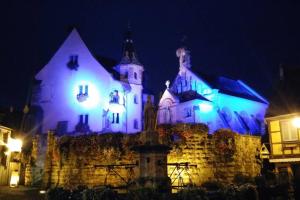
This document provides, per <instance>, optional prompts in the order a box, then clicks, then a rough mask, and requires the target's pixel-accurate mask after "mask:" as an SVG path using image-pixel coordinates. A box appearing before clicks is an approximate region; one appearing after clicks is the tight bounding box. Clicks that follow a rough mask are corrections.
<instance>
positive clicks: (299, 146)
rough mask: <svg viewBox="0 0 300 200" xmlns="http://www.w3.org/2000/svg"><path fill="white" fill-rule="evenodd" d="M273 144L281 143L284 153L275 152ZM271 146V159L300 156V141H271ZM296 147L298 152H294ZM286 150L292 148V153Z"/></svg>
mask: <svg viewBox="0 0 300 200" xmlns="http://www.w3.org/2000/svg"><path fill="white" fill-rule="evenodd" d="M273 145H280V146H281V153H282V154H274V150H273ZM270 146H271V149H272V150H271V154H270V159H276V158H295V157H298V158H299V157H300V141H290V142H288V141H286V142H275V143H270ZM296 149H298V150H297V152H294V151H295V150H296ZM286 150H290V153H285V151H286Z"/></svg>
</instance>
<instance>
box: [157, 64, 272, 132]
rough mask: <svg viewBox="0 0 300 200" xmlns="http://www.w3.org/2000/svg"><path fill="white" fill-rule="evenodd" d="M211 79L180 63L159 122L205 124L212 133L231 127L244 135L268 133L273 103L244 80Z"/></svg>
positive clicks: (164, 101)
mask: <svg viewBox="0 0 300 200" xmlns="http://www.w3.org/2000/svg"><path fill="white" fill-rule="evenodd" d="M208 80H209V81H210V82H208V81H207V80H206V79H205V78H202V77H201V75H199V74H198V73H195V72H193V70H192V69H191V67H190V66H189V65H187V67H185V63H183V64H180V68H179V72H178V75H177V76H176V78H175V79H174V81H173V83H172V85H171V86H170V87H169V88H167V89H166V90H165V92H164V94H163V95H162V97H161V99H160V101H159V110H158V123H159V124H176V123H205V124H207V125H208V127H209V131H210V133H212V132H214V131H215V130H217V129H220V128H230V129H232V130H234V131H236V132H238V133H241V134H264V116H265V113H266V109H267V108H268V105H269V104H268V102H267V101H266V100H265V99H264V98H263V97H261V96H260V95H259V94H258V93H256V92H255V91H254V90H253V89H252V88H250V87H249V86H247V85H246V84H245V83H244V82H242V81H240V80H232V79H228V78H225V77H217V78H215V79H212V78H209V79H208ZM218 84H219V85H218ZM227 84H228V85H227ZM167 87H168V86H167Z"/></svg>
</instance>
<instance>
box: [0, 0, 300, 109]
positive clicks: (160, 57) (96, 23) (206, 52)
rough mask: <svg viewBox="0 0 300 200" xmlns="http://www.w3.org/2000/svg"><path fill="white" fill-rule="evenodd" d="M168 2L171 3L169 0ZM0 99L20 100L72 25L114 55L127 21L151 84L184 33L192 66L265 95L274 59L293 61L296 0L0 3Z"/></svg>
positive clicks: (165, 72) (299, 17)
mask: <svg viewBox="0 0 300 200" xmlns="http://www.w3.org/2000/svg"><path fill="white" fill-rule="evenodd" d="M171 2H172V3H171ZM1 4H2V5H0V6H1V10H0V11H1V12H0V13H1V14H0V15H1V18H0V19H1V21H0V22H1V23H0V26H1V31H0V35H1V37H0V38H1V40H0V49H1V52H0V68H1V78H0V90H1V94H2V95H1V98H0V105H10V104H12V105H19V106H22V105H23V104H24V103H25V101H26V96H27V91H28V87H29V82H30V79H31V78H32V76H33V75H34V74H35V73H36V71H37V70H38V69H40V68H42V67H43V66H44V65H45V64H46V63H47V62H48V61H49V59H50V58H51V57H52V56H53V54H54V53H55V51H56V50H57V49H58V48H59V46H60V45H61V43H62V42H63V41H64V39H65V38H66V36H67V30H68V27H70V26H71V25H76V26H77V27H78V28H79V32H80V34H81V36H82V38H83V40H84V41H85V42H86V44H87V46H88V47H89V49H90V50H91V51H92V52H93V53H94V54H100V55H102V56H106V57H110V58H113V59H116V60H119V59H120V57H121V49H122V39H123V33H124V32H125V31H126V27H127V23H128V21H130V23H131V26H132V30H133V33H134V38H133V39H134V42H135V47H136V49H137V53H138V57H139V60H140V61H141V62H142V63H143V64H144V66H145V69H146V70H147V73H148V76H149V79H150V80H151V81H150V84H149V85H150V89H152V90H153V91H154V92H155V93H156V94H158V93H159V92H160V91H162V90H164V88H165V85H164V82H165V80H167V79H170V80H172V79H173V78H174V77H175V75H176V73H177V71H178V59H177V57H176V55H175V51H176V49H177V48H178V47H179V46H180V45H181V44H182V43H181V40H182V38H186V40H185V44H186V46H187V47H188V48H189V49H190V50H191V56H192V67H193V68H197V69H201V70H203V71H204V72H207V73H211V74H219V75H226V76H229V77H232V78H235V79H242V80H244V81H245V82H246V83H248V84H249V85H250V86H252V87H254V88H255V89H256V90H257V91H258V92H260V93H261V94H262V95H264V96H267V97H268V96H269V95H270V92H269V91H270V87H271V85H272V83H273V82H274V80H275V79H277V77H278V76H277V74H278V66H279V64H280V63H286V64H296V65H299V64H300V3H299V1H297V0H293V1H291V0H284V1H282V0H279V1H267V0H265V1H264V0H249V1H248V0H245V1H240V0H237V1H222V0H219V1H213V0H209V1H207V0H172V1H155V0H152V1H142V0H137V1H134V0H131V1H129V0H128V1H127V0H120V1H114V0H72V1H63V0H60V1H54V0H44V1H30V0H27V1H22V0H18V1H17V0H10V1H6V3H1Z"/></svg>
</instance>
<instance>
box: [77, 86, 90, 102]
mask: <svg viewBox="0 0 300 200" xmlns="http://www.w3.org/2000/svg"><path fill="white" fill-rule="evenodd" d="M83 88H84V90H83ZM88 96H89V86H88V85H79V86H78V94H77V100H78V101H79V102H83V101H85V100H86V99H87V98H88Z"/></svg>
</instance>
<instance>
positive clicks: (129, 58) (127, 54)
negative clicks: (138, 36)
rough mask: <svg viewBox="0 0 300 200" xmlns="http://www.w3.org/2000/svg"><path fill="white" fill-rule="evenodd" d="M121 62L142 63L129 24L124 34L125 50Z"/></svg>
mask: <svg viewBox="0 0 300 200" xmlns="http://www.w3.org/2000/svg"><path fill="white" fill-rule="evenodd" d="M120 64H136V65H141V63H140V62H139V61H138V59H137V57H136V52H135V48H134V45H133V40H132V31H131V28H130V26H129V25H128V28H127V32H126V33H125V34H124V42H123V52H122V59H121V61H120Z"/></svg>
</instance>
